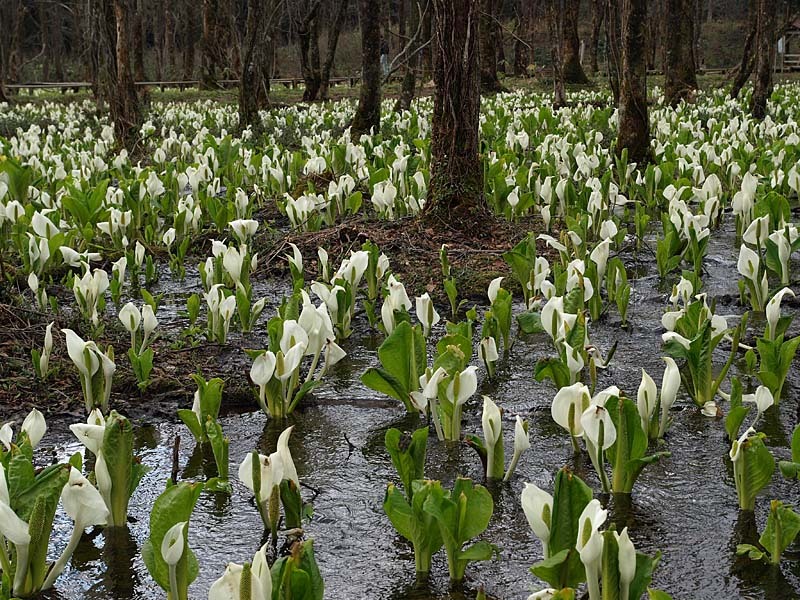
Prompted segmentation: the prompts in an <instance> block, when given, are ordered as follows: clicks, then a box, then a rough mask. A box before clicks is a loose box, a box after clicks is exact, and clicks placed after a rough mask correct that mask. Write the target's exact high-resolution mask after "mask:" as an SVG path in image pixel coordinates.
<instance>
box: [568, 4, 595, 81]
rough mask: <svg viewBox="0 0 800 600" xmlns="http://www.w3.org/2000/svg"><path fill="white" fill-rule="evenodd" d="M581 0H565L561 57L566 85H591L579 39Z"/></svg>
mask: <svg viewBox="0 0 800 600" xmlns="http://www.w3.org/2000/svg"><path fill="white" fill-rule="evenodd" d="M580 8H581V2H580V0H563V24H562V30H561V36H562V37H561V57H562V61H563V63H562V64H563V69H564V81H565V82H566V83H589V79H588V78H587V77H586V73H584V71H583V67H582V66H581V42H580V38H578V18H579V16H580V15H579V13H580Z"/></svg>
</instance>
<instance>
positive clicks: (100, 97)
mask: <svg viewBox="0 0 800 600" xmlns="http://www.w3.org/2000/svg"><path fill="white" fill-rule="evenodd" d="M114 8H115V7H114V5H113V3H111V2H107V1H106V0H92V1H91V2H90V4H89V5H88V9H89V15H88V21H89V24H90V25H89V50H90V52H89V60H90V65H91V66H90V71H91V80H92V84H93V90H94V95H95V100H96V101H97V106H98V109H99V110H100V112H103V111H104V110H107V109H106V108H105V105H106V104H108V107H109V109H108V110H111V112H112V118H113V114H114V110H115V108H114V107H115V105H116V101H115V97H116V95H117V56H116V49H117V31H116V16H115V12H114Z"/></svg>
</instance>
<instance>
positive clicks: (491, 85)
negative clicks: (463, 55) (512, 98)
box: [480, 0, 504, 93]
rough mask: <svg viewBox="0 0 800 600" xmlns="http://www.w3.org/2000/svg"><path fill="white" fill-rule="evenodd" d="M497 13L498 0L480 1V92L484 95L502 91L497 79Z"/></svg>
mask: <svg viewBox="0 0 800 600" xmlns="http://www.w3.org/2000/svg"><path fill="white" fill-rule="evenodd" d="M497 12H498V0H481V14H480V40H481V45H480V56H481V92H484V93H495V92H501V91H503V89H504V88H503V86H502V85H501V84H500V80H499V79H498V77H497V39H496V35H495V31H496V27H495V18H496V16H497Z"/></svg>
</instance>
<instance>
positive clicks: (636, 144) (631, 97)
mask: <svg viewBox="0 0 800 600" xmlns="http://www.w3.org/2000/svg"><path fill="white" fill-rule="evenodd" d="M622 10H623V14H622V81H621V82H620V98H619V134H618V136H617V148H616V151H617V154H618V155H619V154H621V153H622V151H623V150H625V149H627V150H628V160H629V161H631V162H635V163H637V164H639V165H641V164H643V163H645V162H647V160H648V158H649V156H650V121H649V117H648V114H647V61H646V57H645V53H644V49H645V29H646V25H647V0H622Z"/></svg>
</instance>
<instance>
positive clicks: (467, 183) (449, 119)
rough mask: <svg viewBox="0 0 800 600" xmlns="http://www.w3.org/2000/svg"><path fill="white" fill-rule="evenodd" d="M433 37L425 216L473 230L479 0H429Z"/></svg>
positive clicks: (477, 190)
mask: <svg viewBox="0 0 800 600" xmlns="http://www.w3.org/2000/svg"><path fill="white" fill-rule="evenodd" d="M433 7H434V11H435V19H436V27H435V33H434V41H435V44H436V48H435V50H434V57H435V62H434V71H433V78H434V83H435V84H436V91H435V92H434V97H433V120H432V131H431V184H430V191H429V194H428V201H427V203H426V205H425V219H426V221H427V222H429V223H430V224H432V225H433V226H436V227H440V228H441V227H450V228H457V229H461V230H466V231H475V230H478V229H480V228H481V226H482V224H483V223H485V219H486V216H487V215H488V210H487V208H486V205H485V204H484V202H483V167H482V165H481V160H480V155H479V141H478V140H479V137H478V135H479V133H478V122H479V116H480V85H479V64H478V61H479V57H478V54H479V52H478V21H479V19H480V9H481V2H480V0H433Z"/></svg>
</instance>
